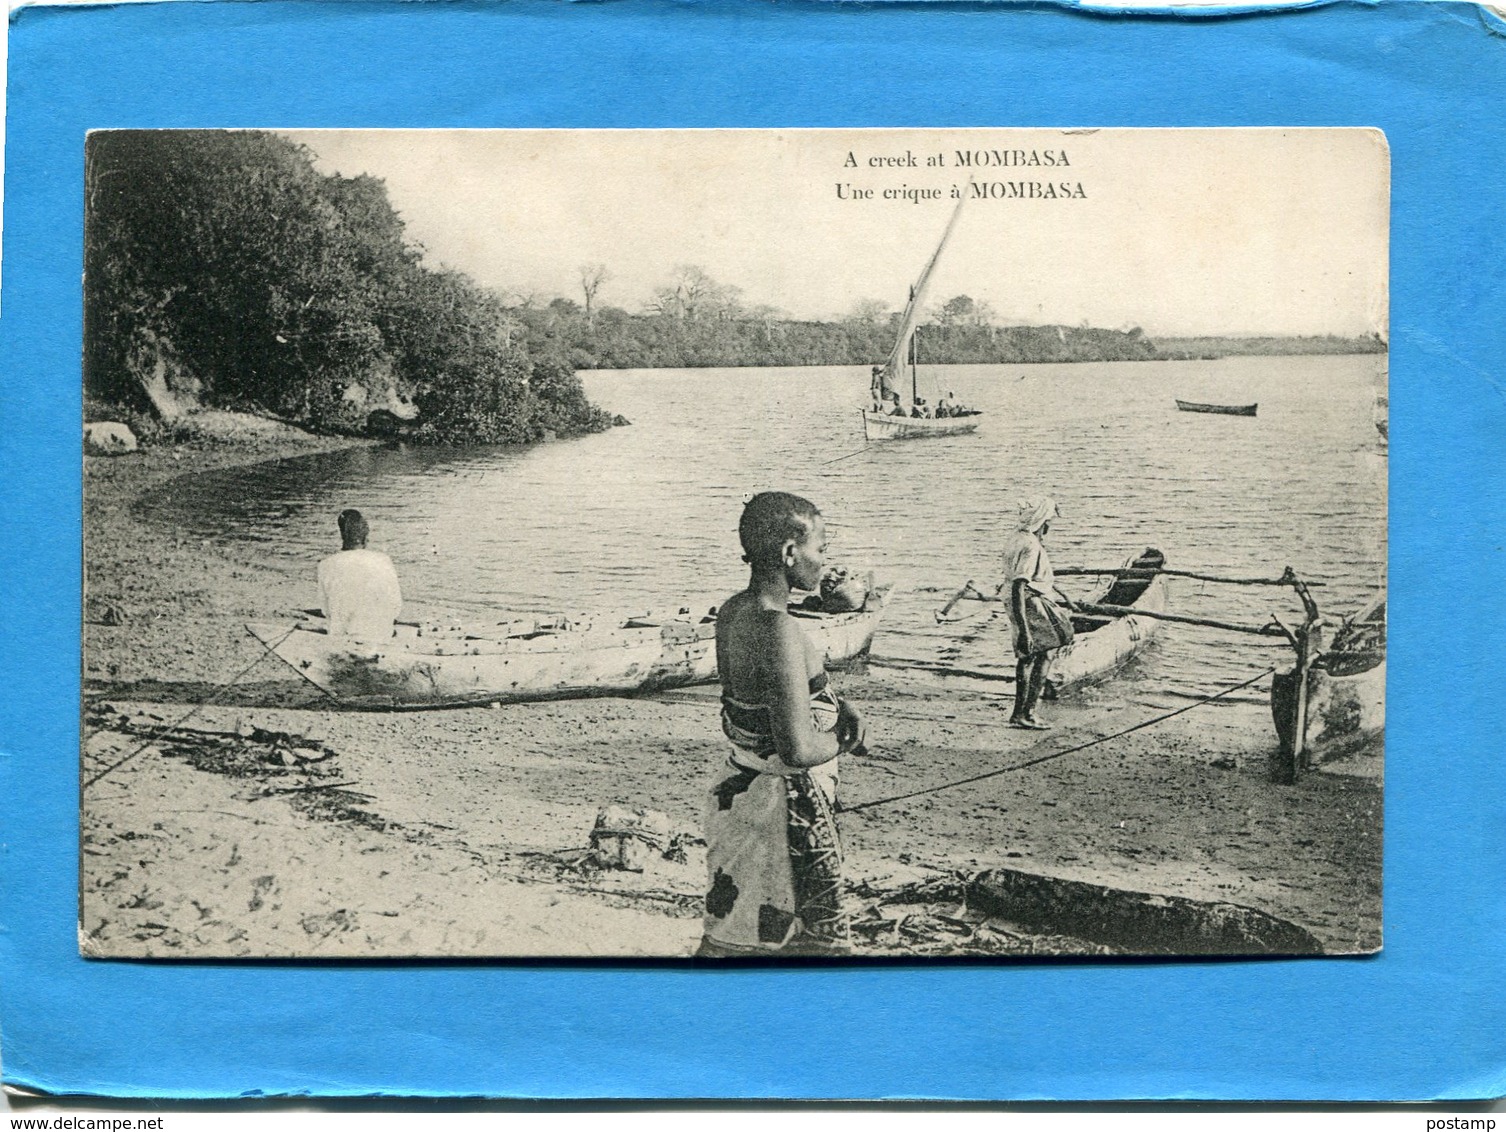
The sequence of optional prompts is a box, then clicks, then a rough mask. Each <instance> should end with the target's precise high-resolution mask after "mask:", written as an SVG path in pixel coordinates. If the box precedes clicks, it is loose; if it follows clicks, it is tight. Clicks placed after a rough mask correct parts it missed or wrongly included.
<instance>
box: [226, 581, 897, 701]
mask: <svg viewBox="0 0 1506 1132" xmlns="http://www.w3.org/2000/svg"><path fill="white" fill-rule="evenodd" d="M892 588H893V587H892V586H891V585H879V586H874V587H870V590H869V594H868V599H867V602H866V603H865V604H864V606H863V608H862V609H860V610H858V611H857V612H853V613H821V612H819V611H815V610H810V609H806V608H802V607H800V606H795V605H792V606H791V608H790V613H791V614H792V615H794V616H795V617H796V618H797V619H798V621H799V623H800V625H801V627H802V628H803V629H804V630H805V632H806V633H807V634H808V635H809V636H810V638H811V640H812V641H813V642H814V643H815V645H816V647H817V648H818V649H820V650H821V653H822V655H823V656H824V658H825V660H826V663H827V665H828V666H836V665H840V664H842V663H844V662H847V661H851V660H854V659H856V658H858V657H860V656H862V655H864V654H865V653H866V652H867V651H868V648H869V646H870V644H872V642H873V634H874V632H875V631H876V630H877V629H878V624H879V620H880V619H881V618H882V617H883V613H884V605H885V602H886V601H887V599H888V597H889V595H890V592H891V590H892ZM701 610H704V611H705V612H700V611H701ZM246 629H247V631H248V632H250V634H251V635H252V636H253V637H255V638H256V639H257V640H258V641H260V642H261V643H262V644H263V645H265V646H266V647H267V648H268V649H270V650H271V651H272V652H274V653H276V654H277V656H278V658H279V659H281V660H282V661H284V662H285V663H286V664H288V665H289V666H290V667H291V668H292V669H293V670H294V671H295V672H297V673H298V674H299V675H300V676H302V677H303V678H304V679H306V680H308V681H309V682H310V683H311V684H313V685H314V686H316V687H317V688H319V689H320V690H322V691H324V692H326V693H327V694H328V695H329V696H331V697H332V698H333V699H335V700H337V701H339V702H340V703H343V704H348V705H350V706H353V707H365V708H420V707H425V708H426V707H458V706H463V705H467V704H490V703H517V702H522V701H526V700H548V699H570V698H577V697H585V696H616V695H627V694H630V693H634V692H649V691H657V690H659V689H662V688H677V687H682V686H684V685H687V684H703V683H708V682H710V681H713V680H715V679H716V610H715V608H713V607H709V606H695V607H690V606H687V607H684V608H681V609H677V610H674V611H672V612H670V613H668V614H662V615H655V614H640V615H637V616H618V617H608V618H595V619H591V620H584V619H582V620H571V619H568V618H563V617H561V618H554V619H550V620H542V621H537V620H522V621H511V622H504V623H499V624H494V625H490V626H439V625H415V624H412V623H400V624H399V625H398V626H397V627H396V629H395V631H394V633H393V637H392V639H391V640H390V641H383V642H381V643H378V644H363V643H361V642H358V641H354V640H352V639H350V638H347V637H338V638H336V637H332V636H331V635H330V634H329V633H328V632H327V631H326V629H325V627H324V623H323V619H322V618H310V619H308V620H306V621H303V622H299V623H297V624H294V625H288V624H286V623H283V624H267V623H253V624H248V625H247V626H246Z"/></svg>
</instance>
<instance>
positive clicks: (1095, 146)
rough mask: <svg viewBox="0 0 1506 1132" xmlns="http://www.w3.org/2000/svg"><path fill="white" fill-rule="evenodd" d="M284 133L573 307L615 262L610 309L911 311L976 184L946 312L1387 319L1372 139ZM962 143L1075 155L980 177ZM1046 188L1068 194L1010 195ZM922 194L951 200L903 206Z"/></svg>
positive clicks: (485, 274) (1205, 321) (1180, 133)
mask: <svg viewBox="0 0 1506 1132" xmlns="http://www.w3.org/2000/svg"><path fill="white" fill-rule="evenodd" d="M288 136H289V137H292V138H294V139H295V140H297V141H300V142H302V143H304V144H306V145H307V146H309V148H310V149H311V150H312V151H313V152H314V153H315V155H316V159H317V164H318V166H319V167H320V168H321V169H322V170H323V171H325V172H338V173H341V174H344V175H346V176H354V175H357V174H361V173H367V174H371V175H373V176H376V177H380V178H381V179H382V180H383V181H385V182H386V185H387V188H388V192H389V195H390V197H391V200H392V202H393V205H394V206H395V207H396V208H397V210H398V212H399V213H400V214H401V215H402V217H403V219H404V221H405V223H406V225H407V232H408V235H409V237H410V239H413V240H415V241H417V242H419V243H420V244H422V245H423V247H424V248H425V249H426V252H427V256H428V262H429V263H431V264H432V265H436V266H437V265H440V264H442V265H444V266H447V267H452V268H458V269H460V270H462V271H465V272H466V273H468V274H469V275H471V276H472V277H473V278H475V279H476V280H477V281H478V282H480V283H482V284H484V285H487V286H491V287H495V288H498V289H501V290H503V291H506V292H512V293H514V294H531V295H533V296H535V297H537V298H543V299H546V300H547V299H548V298H551V297H553V296H556V295H563V296H566V297H568V298H572V299H574V300H575V301H577V302H579V301H580V300H581V291H580V283H579V268H580V266H581V265H582V264H587V263H603V264H605V265H606V266H607V269H608V271H609V273H610V277H609V279H608V280H607V282H606V283H605V284H604V285H603V287H602V288H601V291H600V293H599V295H598V297H597V301H598V303H602V304H608V305H613V306H621V307H623V308H625V309H627V310H630V311H637V310H641V309H642V308H643V306H644V304H645V303H646V302H647V301H648V300H649V299H650V297H651V296H652V293H653V290H654V288H655V287H657V286H660V285H662V284H663V283H665V282H666V281H667V280H668V278H669V276H670V274H671V272H672V271H673V270H674V268H675V267H676V265H679V264H694V265H696V266H698V267H701V268H703V269H704V270H705V271H706V272H707V273H708V274H709V275H710V276H711V277H712V278H714V279H715V280H717V281H718V282H720V283H724V284H732V285H735V286H738V287H740V288H741V289H742V292H743V299H744V301H745V302H746V303H748V304H750V305H758V304H768V305H770V306H773V307H776V308H778V309H779V310H781V311H783V312H786V313H787V314H789V315H791V316H793V317H797V318H832V317H840V316H842V315H844V314H846V313H847V312H849V311H851V310H852V309H853V307H854V305H855V304H856V303H857V302H858V301H859V300H862V299H876V300H879V301H880V302H884V303H887V304H889V306H890V307H891V308H898V307H901V306H903V304H904V300H905V298H906V296H907V294H908V290H909V287H910V285H911V283H912V282H913V281H914V279H915V278H916V276H917V275H918V274H919V273H920V270H921V268H922V266H923V265H924V263H925V262H926V260H927V259H928V258H929V257H930V255H931V254H932V252H933V250H934V249H935V247H936V244H937V242H938V241H939V239H940V237H941V233H942V231H943V229H944V228H945V227H946V223H947V220H948V218H949V217H950V215H951V213H952V211H953V208H954V207H955V203H956V202H955V200H954V199H953V198H952V196H951V193H952V191H953V188H954V187H956V188H959V189H961V190H962V191H963V192H977V191H978V189H973V190H968V188H967V179H968V176H969V174H971V175H972V177H973V178H974V179H975V181H976V182H977V184H978V185H979V187H980V188H983V189H984V190H985V191H987V192H988V193H989V195H987V196H983V197H976V196H969V199H968V200H967V203H966V204H965V205H964V206H963V209H962V214H961V216H960V218H959V220H958V224H957V228H956V230H955V232H954V234H953V236H952V239H951V241H950V242H949V243H948V245H947V247H946V250H945V251H944V253H943V255H942V257H941V260H940V261H939V263H938V265H937V268H936V272H935V275H934V278H933V280H932V284H931V290H930V292H929V295H928V300H929V302H930V303H932V304H935V303H939V302H942V301H945V300H946V299H948V298H951V297H952V296H954V295H958V294H966V295H968V296H970V297H972V298H973V299H974V300H977V301H981V302H986V303H988V304H989V306H990V307H991V308H992V309H993V310H994V312H995V313H996V314H997V315H998V316H999V317H1000V320H1001V321H1003V322H1006V323H1008V322H1025V323H1035V324H1042V323H1045V324H1053V323H1054V324H1065V325H1080V324H1084V323H1086V324H1089V325H1093V326H1103V327H1111V328H1128V327H1130V326H1139V327H1141V328H1142V329H1144V330H1145V331H1146V332H1147V333H1148V334H1152V335H1161V336H1175V335H1199V334H1283V335H1285V334H1340V335H1346V336H1352V335H1358V334H1364V333H1370V332H1381V333H1384V332H1385V329H1386V315H1387V278H1386V264H1387V227H1388V222H1389V154H1388V151H1387V149H1386V146H1385V141H1384V139H1383V138H1382V136H1381V135H1380V134H1379V133H1378V132H1376V131H1371V130H1359V129H1332V130H1328V129H1307V130H1283V129H1226V130H1079V131H1062V130H1013V129H1011V130H1002V129H1001V130H992V129H982V130H977V129H970V130H432V131H416V130H362V131H292V132H289V133H288ZM959 151H960V152H971V153H975V154H976V153H980V152H982V153H988V154H992V153H994V152H995V151H999V152H1002V153H1005V154H1007V155H1008V156H1006V157H1005V160H1007V161H1011V162H1019V161H1021V160H1024V161H1027V162H1028V161H1030V160H1031V158H1030V157H1029V155H1030V154H1032V153H1033V154H1035V155H1036V159H1037V160H1039V161H1042V162H1044V161H1045V160H1046V157H1045V155H1046V154H1047V153H1050V154H1052V155H1053V158H1054V160H1055V161H1056V162H1057V164H1056V165H1055V166H1049V165H1045V164H1041V165H1032V164H1026V165H1019V164H1010V165H1007V166H999V165H990V166H985V167H979V166H977V165H976V164H975V165H974V166H972V167H964V166H962V165H961V164H959V159H958V154H959ZM1021 153H1023V154H1025V155H1026V156H1025V157H1024V158H1020V157H1019V156H1017V155H1018V154H1021ZM1063 154H1065V157H1063V156H1062V155H1063ZM933 157H937V158H939V160H940V162H941V164H937V165H927V161H928V159H930V158H933ZM876 159H877V161H878V162H879V163H878V164H875V161H876ZM885 159H887V160H888V161H889V162H890V164H884V163H883V162H884V160H885ZM911 160H913V161H914V162H915V164H914V165H910V164H909V162H910V161H911ZM975 160H976V159H975ZM1062 162H1065V164H1062ZM1032 182H1034V183H1036V184H1037V186H1038V187H1037V188H1036V189H1035V190H1031V189H1030V188H1029V184H1030V183H1032ZM1014 185H1023V186H1024V187H1023V188H1021V189H1015V188H1013V187H1011V186H1014ZM1045 185H1050V186H1052V191H1053V192H1055V193H1056V194H1057V196H1056V198H1055V199H1045V198H1044V196H1037V197H1036V198H1035V199H1029V198H1025V199H1021V198H1020V197H1018V196H1012V195H1010V194H1011V193H1014V192H1024V193H1030V192H1032V191H1034V192H1036V193H1038V194H1044V193H1045V191H1046V190H1045V189H1044V187H1042V186H1045ZM995 186H999V187H997V188H996V187H995ZM1063 186H1066V188H1065V189H1064V188H1063ZM1079 186H1080V194H1081V195H1079ZM907 189H931V190H938V193H937V197H936V198H935V199H924V200H914V199H908V198H906V197H904V196H903V195H901V196H899V197H898V198H897V199H885V198H884V195H883V194H884V192H885V190H890V191H891V192H897V193H900V194H903V193H904V191H905V190H907ZM863 191H871V192H872V194H873V195H872V196H871V197H862V196H860V195H859V194H860V193H861V192H863Z"/></svg>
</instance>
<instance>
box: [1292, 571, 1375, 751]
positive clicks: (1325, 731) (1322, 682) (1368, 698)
mask: <svg viewBox="0 0 1506 1132" xmlns="http://www.w3.org/2000/svg"><path fill="white" fill-rule="evenodd" d="M1271 715H1272V717H1273V718H1274V720H1275V722H1276V734H1277V736H1278V737H1279V738H1280V740H1281V746H1282V749H1283V750H1285V751H1292V750H1293V742H1294V740H1295V737H1296V735H1295V732H1296V718H1297V677H1296V673H1295V670H1291V671H1287V672H1281V673H1278V674H1277V675H1276V676H1274V677H1273V678H1272V679H1271ZM1385 726H1386V599H1385V598H1384V596H1382V597H1378V598H1376V600H1375V601H1373V602H1371V604H1370V605H1369V606H1367V607H1366V608H1365V609H1363V610H1361V611H1360V612H1359V613H1357V614H1356V615H1355V616H1354V617H1352V618H1350V619H1349V620H1348V621H1346V622H1345V623H1344V625H1343V626H1342V627H1341V628H1340V629H1339V630H1338V631H1337V632H1336V633H1335V634H1334V639H1333V643H1332V644H1331V645H1330V646H1329V647H1328V648H1326V649H1324V650H1322V651H1321V652H1320V653H1319V654H1318V657H1317V659H1316V660H1314V661H1313V663H1312V667H1311V668H1309V669H1308V674H1307V726H1306V728H1305V729H1304V732H1305V733H1304V735H1303V737H1302V745H1301V746H1300V747H1298V748H1296V751H1295V753H1296V755H1297V758H1298V759H1299V761H1300V763H1301V764H1303V765H1308V766H1312V765H1316V764H1318V763H1323V762H1327V761H1329V760H1330V759H1336V758H1341V757H1343V756H1344V755H1348V754H1352V753H1354V752H1355V751H1357V750H1358V749H1359V748H1360V747H1362V746H1364V745H1365V744H1367V743H1368V742H1370V741H1371V740H1373V739H1374V738H1376V737H1377V736H1379V735H1380V734H1381V733H1382V731H1383V730H1384V728H1385Z"/></svg>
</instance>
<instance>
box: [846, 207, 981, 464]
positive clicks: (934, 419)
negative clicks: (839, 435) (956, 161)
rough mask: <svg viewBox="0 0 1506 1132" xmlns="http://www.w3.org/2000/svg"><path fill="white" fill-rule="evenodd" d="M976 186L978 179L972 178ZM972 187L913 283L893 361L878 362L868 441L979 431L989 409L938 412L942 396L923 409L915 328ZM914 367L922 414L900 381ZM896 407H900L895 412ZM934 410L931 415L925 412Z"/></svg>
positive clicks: (913, 392) (915, 396) (867, 413)
mask: <svg viewBox="0 0 1506 1132" xmlns="http://www.w3.org/2000/svg"><path fill="white" fill-rule="evenodd" d="M968 184H969V186H971V184H972V182H971V181H969V182H968ZM967 196H968V194H967V192H966V191H964V192H963V194H962V197H961V199H959V200H958V201H957V207H956V208H955V209H953V210H952V218H951V219H950V220H948V221H947V226H946V229H945V231H943V232H942V233H941V242H940V243H939V244H937V245H936V250H935V251H934V252H932V253H931V258H930V259H929V260H927V261H926V265H925V267H924V269H922V271H921V273H920V278H918V279H917V280H916V281H915V284H914V286H912V287H911V288H910V301H909V302H908V303H906V304H905V310H904V313H903V314H902V315H901V316H900V320H899V335H898V337H897V338H896V339H895V342H894V349H892V350H891V351H889V358H888V360H887V361H886V362H885V363H884V364H883V365H881V366H874V367H873V384H872V388H871V389H870V394H871V399H872V405H871V407H870V408H868V409H864V410H863V439H864V440H912V439H914V438H916V437H921V436H958V435H960V434H962V433H968V432H973V431H975V430H976V429H977V427H978V418H979V417H981V416H982V415H983V414H982V413H981V412H979V411H977V410H976V409H953V410H952V411H951V412H948V413H945V414H944V415H943V414H942V413H938V412H937V410H938V409H939V408H940V406H941V398H940V396H939V395H937V396H933V397H932V404H931V405H930V406H929V407H927V408H925V409H924V410H922V409H921V406H922V405H923V404H924V402H922V401H921V398H920V378H919V363H918V361H917V347H916V344H915V331H916V328H917V325H918V323H919V322H920V315H921V306H922V304H923V303H924V302H925V297H926V288H927V287H928V286H929V285H930V282H931V273H932V272H933V271H934V270H935V269H936V264H937V262H938V261H939V260H940V259H941V251H942V249H943V248H945V247H946V244H947V241H948V240H949V239H951V236H952V230H953V229H954V228H956V227H957V218H958V217H960V216H961V215H962V206H963V205H964V204H965V203H967ZM907 365H908V366H909V368H910V405H911V407H913V408H914V409H915V411H916V412H917V413H921V415H915V414H914V413H912V412H911V409H910V408H906V407H905V406H904V404H903V402H901V401H900V398H899V393H898V391H897V388H896V385H895V382H896V381H897V380H899V379H900V378H901V377H902V376H903V374H904V371H905V367H906V366H907ZM891 408H892V409H893V410H894V411H892V412H891V411H890V410H891ZM926 413H929V414H931V415H925V414H926Z"/></svg>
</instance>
